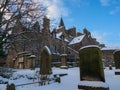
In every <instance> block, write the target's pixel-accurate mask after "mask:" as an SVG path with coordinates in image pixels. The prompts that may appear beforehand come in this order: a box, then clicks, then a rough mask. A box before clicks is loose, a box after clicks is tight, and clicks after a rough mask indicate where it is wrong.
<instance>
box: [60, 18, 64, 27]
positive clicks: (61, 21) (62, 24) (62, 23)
mask: <svg viewBox="0 0 120 90" xmlns="http://www.w3.org/2000/svg"><path fill="white" fill-rule="evenodd" d="M61 26H65V25H64V21H63V19H62V17H61V19H60V23H59V27H61Z"/></svg>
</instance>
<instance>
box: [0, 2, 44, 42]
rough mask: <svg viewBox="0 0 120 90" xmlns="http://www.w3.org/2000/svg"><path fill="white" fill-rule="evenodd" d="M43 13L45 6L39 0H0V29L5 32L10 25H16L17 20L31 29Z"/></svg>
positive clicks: (8, 29)
mask: <svg viewBox="0 0 120 90" xmlns="http://www.w3.org/2000/svg"><path fill="white" fill-rule="evenodd" d="M44 15H46V8H45V7H44V6H43V5H42V3H41V2H40V1H39V0H2V1H0V31H1V32H2V31H4V32H6V33H7V32H8V31H10V30H11V28H12V27H15V26H16V25H18V24H16V23H17V22H21V24H22V25H23V26H24V27H25V28H27V29H31V28H32V26H33V24H34V23H35V22H36V21H37V20H40V19H41V17H43V16H44ZM17 27H19V26H17ZM18 34H20V33H18ZM15 36H16V35H15ZM12 43H13V41H12Z"/></svg>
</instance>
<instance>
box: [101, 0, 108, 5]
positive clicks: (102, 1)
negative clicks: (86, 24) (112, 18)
mask: <svg viewBox="0 0 120 90" xmlns="http://www.w3.org/2000/svg"><path fill="white" fill-rule="evenodd" d="M100 3H101V5H102V6H108V5H109V4H110V0H100Z"/></svg>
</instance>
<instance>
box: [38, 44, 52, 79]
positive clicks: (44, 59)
mask: <svg viewBox="0 0 120 90" xmlns="http://www.w3.org/2000/svg"><path fill="white" fill-rule="evenodd" d="M51 59H52V55H51V51H50V49H49V48H48V47H47V46H45V47H43V49H42V52H41V60H40V79H41V80H48V79H49V76H50V74H52V69H51Z"/></svg>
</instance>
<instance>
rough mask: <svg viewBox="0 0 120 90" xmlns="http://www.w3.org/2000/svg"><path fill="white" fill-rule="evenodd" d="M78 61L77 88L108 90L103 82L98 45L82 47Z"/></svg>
mask: <svg viewBox="0 0 120 90" xmlns="http://www.w3.org/2000/svg"><path fill="white" fill-rule="evenodd" d="M79 61H80V83H79V85H78V89H84V90H109V88H108V85H107V84H106V83H105V76H104V70H103V63H102V58H101V51H100V48H99V47H98V46H96V45H89V46H85V47H82V48H81V49H80V50H79ZM95 83H96V84H95Z"/></svg>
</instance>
